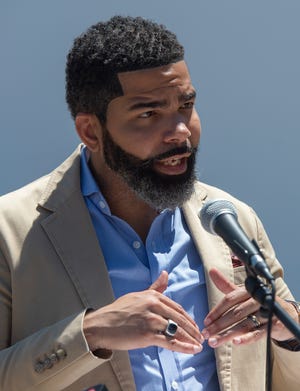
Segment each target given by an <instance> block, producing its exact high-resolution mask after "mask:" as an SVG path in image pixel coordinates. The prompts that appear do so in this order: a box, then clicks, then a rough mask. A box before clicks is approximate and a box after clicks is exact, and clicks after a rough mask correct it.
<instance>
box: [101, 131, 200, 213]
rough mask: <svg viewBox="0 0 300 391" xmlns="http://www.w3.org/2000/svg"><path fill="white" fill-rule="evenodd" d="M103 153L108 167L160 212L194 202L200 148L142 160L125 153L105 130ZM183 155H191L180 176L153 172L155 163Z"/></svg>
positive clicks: (172, 151) (190, 148) (176, 149)
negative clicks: (192, 197) (191, 198)
mask: <svg viewBox="0 0 300 391" xmlns="http://www.w3.org/2000/svg"><path fill="white" fill-rule="evenodd" d="M102 139H103V151H104V159H105V162H106V164H107V166H108V167H109V168H110V169H111V170H112V171H114V172H115V173H117V174H118V175H119V176H120V177H121V178H122V179H123V180H124V182H125V183H127V185H128V186H129V187H130V189H131V190H133V192H134V193H135V194H136V195H137V196H138V197H139V198H141V199H142V200H143V201H145V202H146V203H147V204H148V205H150V206H151V207H153V208H154V209H156V210H163V209H175V208H176V207H180V206H182V205H183V203H184V202H185V201H187V200H189V199H190V197H191V195H192V194H193V192H194V184H195V181H196V172H195V162H196V152H197V148H194V147H189V146H182V147H177V148H173V149H172V150H170V151H167V152H165V153H162V154H160V155H156V156H154V157H152V158H150V159H146V160H143V159H139V158H137V157H136V156H134V155H131V154H130V153H128V152H126V151H124V150H123V149H122V148H121V147H120V146H119V145H118V144H116V143H115V142H114V140H113V139H112V138H111V136H110V134H109V131H108V129H107V128H105V127H103V136H102ZM183 153H191V155H190V156H189V157H188V160H187V169H186V171H185V172H184V173H183V174H180V175H164V174H159V173H157V172H156V171H155V170H154V169H153V163H154V161H155V160H161V159H166V158H169V157H172V156H175V155H180V154H183Z"/></svg>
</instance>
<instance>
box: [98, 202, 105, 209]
mask: <svg viewBox="0 0 300 391" xmlns="http://www.w3.org/2000/svg"><path fill="white" fill-rule="evenodd" d="M99 206H100V208H101V209H104V208H105V207H106V205H105V202H104V201H100V202H99Z"/></svg>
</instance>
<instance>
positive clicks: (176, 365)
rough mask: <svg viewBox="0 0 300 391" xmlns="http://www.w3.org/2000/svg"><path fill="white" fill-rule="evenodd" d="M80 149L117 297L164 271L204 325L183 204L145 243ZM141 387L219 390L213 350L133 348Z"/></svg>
mask: <svg viewBox="0 0 300 391" xmlns="http://www.w3.org/2000/svg"><path fill="white" fill-rule="evenodd" d="M87 155H88V153H87V149H86V148H85V147H84V148H83V149H82V153H81V191H82V194H83V196H84V199H85V202H86V205H87V208H88V210H89V213H90V216H91V218H92V222H93V225H94V227H95V230H96V233H97V237H98V240H99V243H100V246H101V249H102V252H103V255H104V258H105V262H106V265H107V269H108V272H109V276H110V279H111V283H112V287H113V291H114V294H115V297H116V298H117V297H120V296H122V295H125V294H127V293H129V292H134V291H142V290H145V289H148V287H149V286H150V285H151V284H152V283H153V282H154V281H155V280H156V279H157V278H158V276H159V275H160V273H161V272H162V271H163V270H166V271H167V272H168V273H169V283H168V287H167V289H166V291H165V292H164V294H165V295H166V296H168V297H169V298H171V299H172V300H174V301H175V302H177V303H179V304H181V305H182V307H183V308H184V309H185V311H186V312H187V313H188V314H189V315H190V316H191V317H192V318H193V319H194V320H195V321H196V323H197V324H198V326H199V327H200V329H202V328H203V327H204V326H203V319H204V318H205V316H206V314H207V313H208V304H207V293H206V284H205V279H204V271H203V266H202V262H201V260H200V258H199V254H198V253H197V251H196V248H195V246H194V243H193V241H192V239H191V235H190V233H189V230H188V227H187V225H186V223H185V220H184V217H183V215H182V212H181V210H180V209H179V208H177V209H176V210H175V211H171V210H164V211H162V212H161V213H160V214H159V215H158V216H157V217H156V218H155V220H154V221H153V223H152V225H151V228H150V231H149V233H148V236H147V239H146V242H145V244H144V243H143V242H142V240H141V239H140V237H139V236H138V234H137V233H136V232H135V231H134V230H133V229H132V227H131V226H129V225H128V224H127V223H126V222H125V221H124V220H121V219H120V218H118V217H117V216H113V215H112V214H111V212H110V209H109V206H108V204H107V202H106V200H105V199H104V197H103V196H102V194H101V192H100V189H99V187H98V186H97V184H96V182H95V179H94V178H93V175H92V173H91V171H90V169H89V167H88V164H87V159H88V156H87ZM129 357H130V361H131V365H132V370H133V375H134V378H135V383H136V388H137V390H138V391H153V390H159V391H173V390H182V391H198V390H199V391H202V390H203V391H219V383H218V378H217V373H216V364H215V356H214V351H213V349H211V348H210V347H209V346H208V345H207V344H206V343H205V344H204V349H203V350H202V352H201V353H199V354H195V355H190V354H183V353H177V352H172V351H170V350H167V349H163V348H160V347H157V346H150V347H148V348H144V349H135V350H130V351H129Z"/></svg>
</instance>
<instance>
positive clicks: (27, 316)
mask: <svg viewBox="0 0 300 391" xmlns="http://www.w3.org/2000/svg"><path fill="white" fill-rule="evenodd" d="M79 151H80V149H79V148H78V149H77V150H76V151H75V152H74V153H73V154H72V155H71V156H70V157H69V158H68V159H67V160H66V161H65V162H64V163H63V164H62V165H61V166H60V167H58V168H57V169H56V170H55V171H53V172H52V173H51V174H50V175H48V176H45V177H43V178H41V179H39V180H37V181H35V182H33V183H31V184H30V185H28V186H26V187H24V188H22V189H20V190H18V191H16V192H13V193H10V194H8V195H6V196H3V197H1V199H0V349H1V350H0V390H1V391H20V390H24V391H31V390H39V391H55V390H59V391H60V390H69V391H82V390H83V389H85V388H87V387H89V386H92V385H95V384H98V383H102V384H106V386H107V388H108V390H110V391H119V390H122V391H133V390H135V386H134V381H133V376H132V372H131V368H130V363H129V359H128V354H127V352H121V351H115V352H113V355H112V357H109V358H108V359H100V358H97V357H95V356H94V355H93V354H92V353H91V352H90V351H89V350H88V346H87V344H86V341H85V338H84V336H83V333H82V320H83V315H84V312H85V310H86V309H87V308H98V307H101V306H104V305H106V304H108V303H110V302H111V301H112V300H113V293H112V288H111V284H110V280H109V277H108V273H107V270H106V266H105V262H104V259H103V255H102V252H101V249H100V247H99V244H98V240H97V237H96V234H95V231H94V228H93V225H92V222H91V219H90V216H89V213H88V210H87V208H86V206H85V203H84V200H83V197H82V195H81V192H80V157H79V156H80V152H79ZM207 198H227V199H232V200H233V201H234V203H235V205H236V207H237V209H238V213H239V216H240V218H241V222H242V225H243V226H244V227H245V229H246V231H247V232H248V234H249V235H250V236H252V237H254V238H256V240H257V241H258V243H259V245H260V246H261V248H262V249H263V251H264V252H265V255H266V257H267V260H268V262H269V265H270V267H271V270H272V272H273V273H274V275H275V276H276V277H278V279H277V289H278V294H280V295H281V296H282V297H284V298H291V294H290V292H289V290H288V288H287V287H286V285H285V284H284V282H283V280H282V270H281V266H280V265H279V263H278V261H277V260H276V259H275V255H274V252H273V249H272V247H271V245H270V243H269V241H268V239H267V237H266V234H265V232H264V230H263V228H262V225H261V223H260V222H259V220H258V219H257V217H256V216H255V214H254V213H253V212H252V211H251V210H250V208H249V207H248V206H246V205H245V204H242V203H241V202H239V201H237V200H235V199H233V198H232V197H231V196H229V195H228V194H226V193H224V192H222V191H221V190H218V189H215V188H212V187H210V186H207V185H204V184H200V183H199V184H197V187H196V192H195V195H194V196H193V198H192V200H191V201H190V202H188V203H187V204H186V205H185V206H184V208H183V210H184V214H185V218H186V221H187V224H188V226H189V228H190V230H191V233H192V236H193V239H194V241H195V243H196V246H197V249H198V251H199V254H200V257H201V259H202V261H203V264H204V267H205V272H206V273H207V272H208V270H209V269H210V268H211V267H212V266H215V267H217V268H219V269H220V270H221V271H222V272H223V273H224V274H225V275H226V276H227V277H228V278H230V280H231V281H234V282H235V283H237V284H239V283H243V282H244V279H245V271H244V267H238V268H235V269H233V267H232V260H231V256H230V251H229V249H228V248H227V246H226V245H225V244H224V242H223V241H222V240H221V239H220V238H218V237H217V236H213V235H210V234H208V233H207V232H206V231H204V230H203V228H202V226H201V224H200V222H199V219H198V217H197V212H198V211H199V209H200V208H201V205H202V203H203V202H204V201H205V200H206V199H207ZM206 276H207V274H206ZM206 283H207V290H208V298H209V305H210V307H212V306H214V305H215V304H216V303H217V302H218V301H219V300H220V299H221V296H222V295H221V294H220V292H219V291H218V290H217V289H216V288H215V287H214V286H213V285H212V284H211V282H210V280H209V278H208V276H207V278H206ZM273 354H274V372H273V373H274V387H273V391H282V390H289V391H293V390H297V391H298V390H299V387H300V353H298V352H290V351H286V350H283V349H281V348H279V347H276V346H274V347H273ZM216 361H217V370H218V376H219V381H220V386H221V390H222V391H240V390H246V391H254V390H255V391H257V390H258V391H260V390H261V391H262V390H264V389H265V386H264V384H265V343H264V342H258V343H255V344H252V345H249V346H245V347H233V346H232V345H231V344H226V345H225V346H223V347H221V348H219V349H217V350H216ZM191 391H194V390H191Z"/></svg>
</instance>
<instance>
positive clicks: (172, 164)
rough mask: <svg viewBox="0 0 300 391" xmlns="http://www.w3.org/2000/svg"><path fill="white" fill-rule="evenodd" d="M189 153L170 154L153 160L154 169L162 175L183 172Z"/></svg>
mask: <svg viewBox="0 0 300 391" xmlns="http://www.w3.org/2000/svg"><path fill="white" fill-rule="evenodd" d="M190 155H191V154H190V153H185V154H181V155H175V156H171V157H169V158H166V159H162V160H155V162H154V169H155V170H156V171H157V172H158V173H160V174H164V175H180V174H183V173H185V171H186V169H187V160H188V158H189V156H190Z"/></svg>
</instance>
